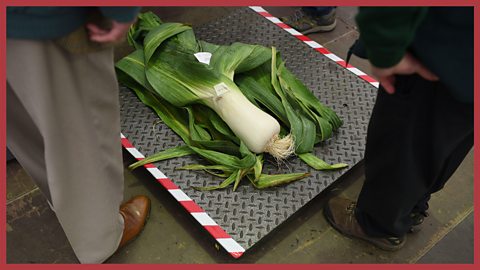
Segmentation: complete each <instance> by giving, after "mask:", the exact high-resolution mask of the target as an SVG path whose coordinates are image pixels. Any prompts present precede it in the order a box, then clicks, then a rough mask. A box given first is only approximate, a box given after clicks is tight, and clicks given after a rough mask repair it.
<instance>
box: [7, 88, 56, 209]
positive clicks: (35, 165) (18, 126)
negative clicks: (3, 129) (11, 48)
mask: <svg viewBox="0 0 480 270" xmlns="http://www.w3.org/2000/svg"><path fill="white" fill-rule="evenodd" d="M7 145H8V148H9V149H10V150H11V151H12V153H14V155H15V157H16V159H17V160H18V162H19V163H20V164H22V166H23V168H24V169H25V170H26V172H27V173H28V175H30V177H32V179H33V181H34V182H35V183H36V184H37V186H38V187H39V188H40V190H41V191H42V193H43V194H44V195H45V197H46V198H47V200H48V202H49V203H50V205H51V202H52V199H51V196H50V189H49V188H48V181H47V172H46V166H45V149H44V145H43V138H42V135H41V134H40V131H39V130H38V127H37V126H36V125H35V123H34V122H33V120H32V118H31V117H30V115H29V114H28V111H27V110H26V109H25V107H24V106H23V104H22V103H21V102H20V100H18V97H17V96H16V95H15V93H14V92H13V90H12V89H11V87H10V84H9V83H7Z"/></svg>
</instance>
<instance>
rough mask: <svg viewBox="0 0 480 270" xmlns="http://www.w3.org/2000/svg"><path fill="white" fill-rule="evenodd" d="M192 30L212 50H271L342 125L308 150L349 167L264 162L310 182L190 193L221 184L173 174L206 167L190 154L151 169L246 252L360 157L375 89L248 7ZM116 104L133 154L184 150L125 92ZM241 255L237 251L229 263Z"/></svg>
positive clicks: (188, 174)
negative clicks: (238, 45) (235, 46)
mask: <svg viewBox="0 0 480 270" xmlns="http://www.w3.org/2000/svg"><path fill="white" fill-rule="evenodd" d="M194 30H195V34H196V36H197V38H199V39H202V40H205V41H208V42H212V43H216V44H230V43H232V42H244V43H250V44H261V45H264V46H275V47H276V48H277V50H278V51H280V53H281V55H282V58H283V59H284V60H285V62H286V65H287V67H288V68H289V69H290V70H291V71H292V72H293V73H294V74H295V75H296V76H297V77H298V78H299V79H300V80H302V81H303V82H304V83H305V84H306V86H307V87H308V88H309V89H311V90H312V91H313V92H314V94H315V95H316V96H317V97H318V98H319V99H320V100H321V101H322V102H323V103H324V104H326V105H328V106H330V107H331V108H333V109H334V110H335V112H337V113H338V115H339V116H340V118H342V120H343V121H344V124H343V126H342V127H341V128H340V129H339V131H338V132H337V133H336V134H335V135H334V136H333V138H331V139H329V140H328V141H326V142H324V143H321V144H319V145H317V146H316V147H315V153H314V154H315V155H316V156H318V157H320V158H322V159H323V160H325V161H326V162H328V163H338V162H342V163H347V164H349V167H348V168H346V169H342V170H338V171H316V170H313V169H311V168H310V167H308V166H307V165H306V164H304V163H303V162H301V161H300V160H299V159H298V158H290V159H288V160H287V161H286V162H285V164H281V165H280V166H277V164H276V163H275V162H274V161H273V160H267V161H266V162H265V171H266V172H269V173H288V172H310V173H311V176H310V177H308V178H306V179H303V180H300V181H297V182H294V183H291V184H288V185H285V186H280V187H276V188H270V189H265V190H257V189H254V188H253V187H252V185H251V184H250V183H249V181H247V180H245V181H243V184H241V185H240V186H239V188H238V189H237V191H235V192H234V191H232V187H228V188H226V189H223V190H215V191H196V190H194V189H192V188H191V186H210V185H216V184H218V183H220V181H221V179H219V178H215V177H213V176H211V175H210V174H207V173H203V172H199V171H185V170H176V169H175V168H178V167H182V166H185V165H187V164H199V163H205V162H204V161H202V160H200V159H199V158H198V157H197V156H188V157H182V158H176V159H172V160H166V161H162V162H158V163H155V164H154V165H155V166H156V167H158V168H159V169H160V171H161V172H162V173H163V174H164V175H165V176H166V177H168V178H169V179H171V181H172V182H173V183H174V184H175V185H176V186H178V187H179V188H180V189H181V190H182V191H183V192H184V193H185V194H186V195H187V196H188V197H189V198H191V199H192V200H193V201H194V202H195V203H196V204H198V205H199V206H200V207H201V208H202V209H203V210H205V212H206V214H207V215H208V216H209V217H210V218H211V219H212V220H213V221H214V222H215V223H216V224H218V225H219V226H220V227H221V228H223V230H224V231H225V232H226V233H227V234H228V235H229V236H231V238H233V240H234V241H235V242H236V243H238V244H239V246H241V247H242V248H243V249H244V250H248V249H249V248H250V247H252V246H253V245H254V244H255V243H257V242H258V241H259V240H260V239H262V238H263V237H265V236H266V235H267V234H268V233H270V232H271V231H272V230H274V229H275V228H276V227H277V226H279V225H280V224H281V223H282V222H284V221H285V220H287V219H288V218H289V217H290V216H292V215H293V214H294V213H295V212H297V211H298V210H299V209H301V208H302V206H304V205H305V204H307V203H308V202H309V201H311V200H312V199H314V198H315V197H316V196H317V195H319V194H320V193H321V192H322V191H323V190H324V189H326V188H327V187H328V186H329V185H331V184H332V183H333V182H335V181H336V180H337V179H339V178H340V177H341V176H342V175H344V174H345V173H346V172H347V171H348V170H349V169H351V168H352V167H354V166H355V165H356V164H357V163H358V162H360V161H361V160H362V159H363V152H364V150H365V137H366V130H367V124H368V120H369V116H370V113H371V110H372V108H373V104H374V102H375V97H376V90H377V89H376V88H375V86H373V85H372V84H371V83H368V82H367V81H365V80H363V79H361V78H359V77H358V76H357V75H355V74H354V73H352V72H350V71H349V70H347V69H346V68H345V67H342V66H340V65H339V64H337V63H336V62H335V61H332V60H331V58H328V57H326V56H325V55H323V54H321V53H319V52H318V51H317V50H315V49H312V47H311V46H309V45H308V44H307V43H305V42H302V41H301V40H299V39H298V38H297V37H295V36H293V35H292V34H291V33H289V32H288V31H284V29H282V28H281V27H278V25H276V24H275V23H272V20H268V19H266V18H265V17H264V16H261V15H259V14H258V12H255V11H254V10H252V9H250V8H245V9H239V10H237V11H235V12H233V13H231V14H230V15H229V16H227V17H224V18H222V19H219V20H216V21H214V22H211V23H208V24H206V25H202V26H199V27H196V28H194ZM120 100H121V125H122V133H123V135H125V137H126V138H127V139H128V140H129V141H130V142H131V144H133V145H134V147H136V149H138V151H139V152H141V153H142V154H144V155H145V156H149V155H152V154H154V153H156V152H158V151H161V150H164V149H167V148H171V147H175V146H178V145H182V144H183V142H182V140H181V139H180V137H179V136H177V135H176V134H175V133H174V132H173V131H172V130H170V129H169V128H168V127H167V126H165V125H164V124H162V123H159V118H158V116H157V115H156V114H155V113H154V112H153V111H152V110H151V109H150V108H148V107H146V106H145V105H143V104H142V103H141V102H140V101H139V100H138V98H137V97H136V96H135V95H134V93H133V92H132V91H130V90H128V89H125V88H122V89H121V91H120ZM159 188H162V187H159ZM223 246H224V247H225V245H223ZM227 251H228V250H227ZM241 254H243V252H242V251H241V250H240V251H239V253H237V256H236V257H239V256H240V255H241Z"/></svg>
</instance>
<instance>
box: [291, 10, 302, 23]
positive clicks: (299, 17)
mask: <svg viewBox="0 0 480 270" xmlns="http://www.w3.org/2000/svg"><path fill="white" fill-rule="evenodd" d="M303 17H305V13H304V12H303V11H302V10H300V9H297V10H295V12H294V13H293V15H292V17H291V19H292V22H298V21H300V20H302V19H303Z"/></svg>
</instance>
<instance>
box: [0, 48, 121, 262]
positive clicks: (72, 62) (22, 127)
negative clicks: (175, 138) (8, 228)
mask: <svg viewBox="0 0 480 270" xmlns="http://www.w3.org/2000/svg"><path fill="white" fill-rule="evenodd" d="M119 117H120V112H119V100H118V85H117V82H116V77H115V73H114V68H113V52H112V50H111V49H107V50H103V51H99V52H94V53H88V54H75V55H74V54H70V53H68V52H66V51H65V50H63V49H62V48H60V47H58V46H57V45H56V44H55V43H53V42H51V41H30V40H13V39H8V40H7V145H8V148H9V149H10V150H11V151H12V153H13V154H14V155H15V157H16V158H17V160H18V161H19V162H20V163H21V164H22V166H23V167H24V168H25V170H26V171H27V172H28V173H29V174H30V176H32V178H33V179H34V180H35V182H36V183H37V184H38V186H39V187H40V189H41V190H42V192H43V193H44V194H45V195H46V197H47V198H48V200H49V201H50V203H51V205H52V207H53V209H54V211H55V213H56V215H57V217H58V220H59V221H60V224H61V225H62V228H63V230H64V231H65V233H66V235H67V238H68V240H69V241H70V244H71V245H72V247H73V250H74V251H75V254H76V255H77V257H78V259H79V261H80V262H81V263H101V262H103V261H104V260H106V259H107V258H108V257H109V256H110V255H112V254H113V253H114V252H115V250H116V249H117V247H118V244H119V242H120V239H121V237H122V231H123V218H122V217H121V215H120V214H119V206H120V204H121V202H122V200H123V163H122V152H121V151H122V150H121V144H120V118H119Z"/></svg>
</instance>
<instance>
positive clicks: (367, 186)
mask: <svg viewBox="0 0 480 270" xmlns="http://www.w3.org/2000/svg"><path fill="white" fill-rule="evenodd" d="M356 20H357V24H358V27H359V30H360V41H361V43H362V44H363V45H364V48H365V50H366V51H365V53H366V55H367V57H368V59H369V61H370V62H371V64H372V73H373V75H374V76H375V77H376V78H377V79H378V80H379V82H380V88H379V91H378V96H377V100H376V103H375V107H374V109H373V112H372V116H371V119H370V123H369V127H368V133H367V145H366V151H365V177H366V180H365V183H364V185H363V187H362V190H361V192H360V195H359V197H358V200H357V202H354V201H350V200H348V199H346V198H342V197H334V198H332V199H331V200H330V201H329V202H328V203H327V205H326V206H325V215H326V218H327V220H328V221H329V222H330V224H331V225H332V226H333V227H335V228H336V229H337V230H339V231H340V232H342V233H344V234H346V235H349V236H353V237H356V238H360V239H363V240H366V241H368V242H370V243H372V244H374V245H375V246H377V247H379V248H381V249H384V250H390V251H393V250H398V249H400V248H401V247H402V246H403V245H404V244H405V240H406V237H405V235H406V234H407V233H408V232H409V231H412V230H416V229H417V228H418V227H419V225H420V224H421V223H422V222H423V219H424V217H426V216H427V209H428V201H429V199H430V195H431V194H432V193H434V192H436V191H439V190H440V189H442V188H443V186H444V185H445V183H446V181H447V180H448V179H449V178H450V176H451V175H452V174H453V173H454V171H455V170H456V169H457V167H458V166H459V165H460V163H461V162H462V160H463V159H464V158H465V156H466V154H467V153H468V152H469V150H470V149H471V148H472V146H473V139H474V137H473V8H471V7H462V8H445V7H432V8H427V7H403V8H373V7H371V8H360V10H359V14H358V15H357V17H356Z"/></svg>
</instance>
